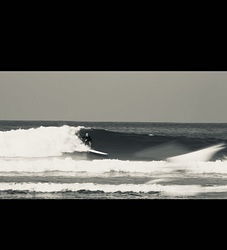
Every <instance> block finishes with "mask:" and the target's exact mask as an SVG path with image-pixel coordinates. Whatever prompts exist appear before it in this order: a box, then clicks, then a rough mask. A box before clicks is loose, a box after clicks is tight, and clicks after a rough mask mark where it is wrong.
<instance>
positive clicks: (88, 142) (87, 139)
mask: <svg viewBox="0 0 227 250" xmlns="http://www.w3.org/2000/svg"><path fill="white" fill-rule="evenodd" d="M84 143H85V145H89V147H90V148H91V143H92V139H91V137H90V135H89V134H88V133H86V135H85V137H84Z"/></svg>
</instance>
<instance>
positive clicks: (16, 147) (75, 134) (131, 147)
mask: <svg viewBox="0 0 227 250" xmlns="http://www.w3.org/2000/svg"><path fill="white" fill-rule="evenodd" d="M174 125H175V128H177V129H175V130H173V126H174ZM204 127H205V129H204ZM174 131H175V132H174ZM87 132H88V133H89V134H90V135H91V137H92V140H93V143H92V148H93V149H95V150H100V151H103V152H107V153H108V155H107V156H103V155H98V154H94V153H91V152H89V147H88V146H86V145H85V144H84V143H83V139H82V138H83V136H84V134H85V133H87ZM226 132H227V124H207V125H204V126H202V125H201V124H172V123H171V124H166V123H101V122H100V123H98V122H97V123H88V122H87V123H86V122H54V121H53V122H40V121H38V122H36V121H18V122H17V121H2V122H0V198H1V199H20V198H23V199H24V198H25V199H26V198H27V199H209V198H212V199H213V198H215V199H222V198H227V185H226V180H227V158H226V155H227V151H226V148H227V147H226V145H227V144H226V142H227V133H226ZM174 133H175V134H174ZM151 135H152V136H151Z"/></svg>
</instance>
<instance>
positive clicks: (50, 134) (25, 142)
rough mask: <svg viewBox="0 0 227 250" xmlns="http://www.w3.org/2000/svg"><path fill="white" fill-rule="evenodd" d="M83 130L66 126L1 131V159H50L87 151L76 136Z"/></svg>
mask: <svg viewBox="0 0 227 250" xmlns="http://www.w3.org/2000/svg"><path fill="white" fill-rule="evenodd" d="M81 128H82V127H70V126H67V125H64V126H62V127H39V128H30V129H17V130H11V131H4V132H3V131H0V157H48V156H61V155H62V153H64V152H74V151H79V152H81V151H87V150H88V148H87V146H85V145H84V144H83V143H82V141H81V140H80V138H79V137H78V136H77V135H76V133H78V132H79V130H80V129H81Z"/></svg>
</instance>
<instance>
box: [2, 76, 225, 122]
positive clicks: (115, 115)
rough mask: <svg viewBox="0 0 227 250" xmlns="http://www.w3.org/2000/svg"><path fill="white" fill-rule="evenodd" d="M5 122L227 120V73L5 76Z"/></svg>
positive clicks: (3, 97)
mask: <svg viewBox="0 0 227 250" xmlns="http://www.w3.org/2000/svg"><path fill="white" fill-rule="evenodd" d="M0 120H65V121H119V122H121V121H138V122H227V72H223V71H220V72H218V71H214V72H206V71H204V72H199V71H196V72H193V71H188V72H187V71H185V72H183V71H180V72H177V71H173V72H161V71H159V72H153V71H144V72H143V71H138V72H137V71H126V72H124V71H120V72H117V71H105V72H101V71H97V72H95V71H94V72H86V71H83V72H77V71H75V72H70V71H63V72H57V71H56V72H55V71H51V72H48V71H46V72H39V71H34V72H33V71H28V72H26V71H22V72H10V71H7V72H0Z"/></svg>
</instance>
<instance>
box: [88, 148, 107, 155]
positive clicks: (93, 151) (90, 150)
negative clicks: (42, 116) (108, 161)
mask: <svg viewBox="0 0 227 250" xmlns="http://www.w3.org/2000/svg"><path fill="white" fill-rule="evenodd" d="M88 151H89V152H91V153H94V154H99V155H108V153H104V152H101V151H97V150H94V149H89V150H88Z"/></svg>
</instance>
